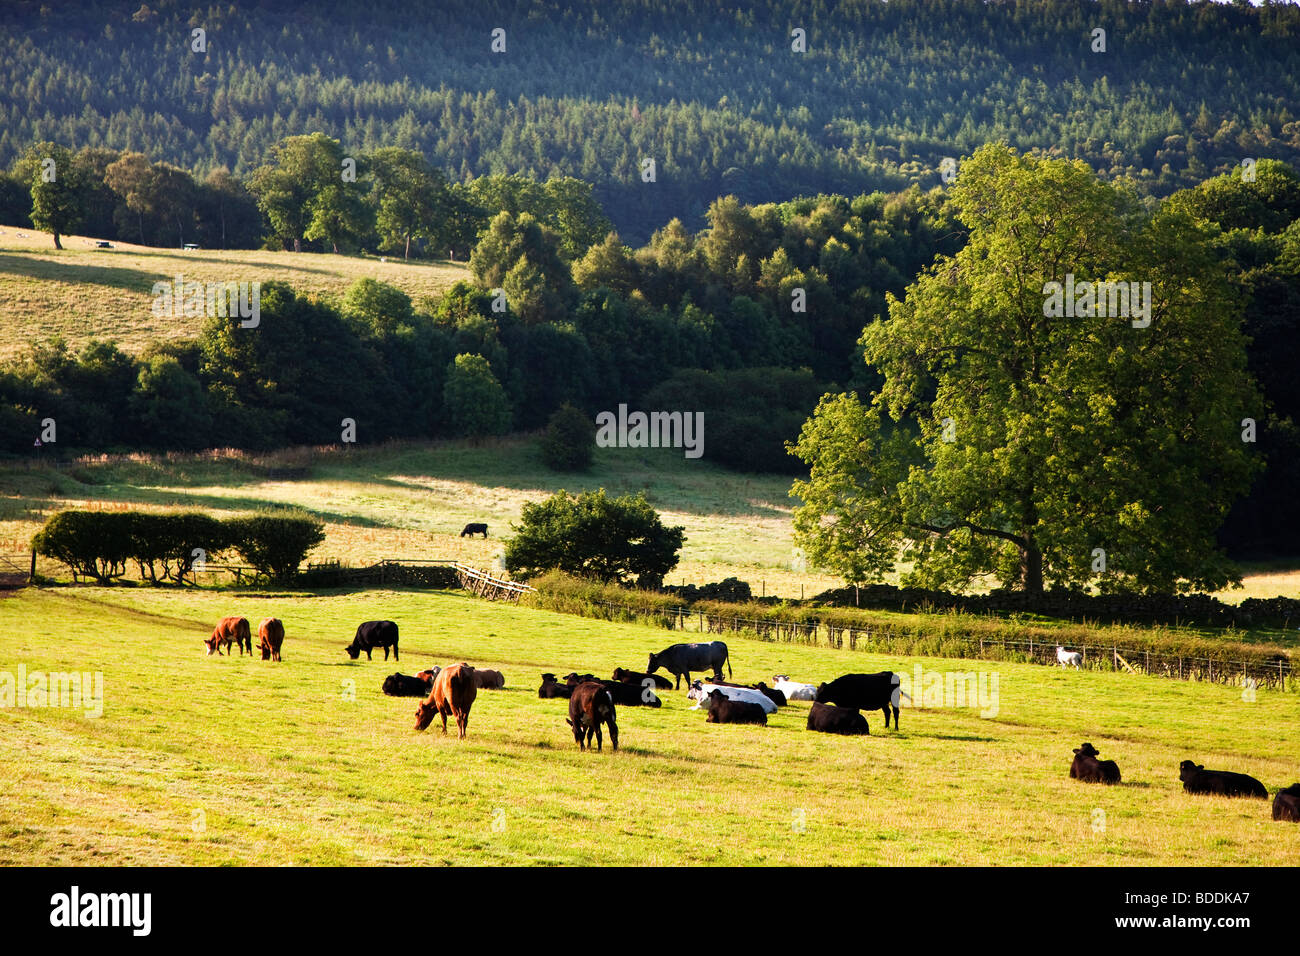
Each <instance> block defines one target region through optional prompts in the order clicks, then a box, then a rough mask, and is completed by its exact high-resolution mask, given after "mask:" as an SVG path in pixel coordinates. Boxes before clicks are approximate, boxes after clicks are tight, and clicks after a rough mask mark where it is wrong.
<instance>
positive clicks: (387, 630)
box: [344, 621, 398, 661]
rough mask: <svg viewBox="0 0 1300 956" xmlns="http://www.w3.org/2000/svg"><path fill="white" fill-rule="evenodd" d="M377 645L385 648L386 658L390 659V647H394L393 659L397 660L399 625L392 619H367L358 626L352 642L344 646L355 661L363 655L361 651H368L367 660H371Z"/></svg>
mask: <svg viewBox="0 0 1300 956" xmlns="http://www.w3.org/2000/svg"><path fill="white" fill-rule="evenodd" d="M377 647H382V648H383V649H384V660H388V648H389V647H392V649H393V660H397V659H398V657H397V625H396V624H394V623H393V622H392V621H366V622H365V623H364V624H361V625H359V626H358V627H357V634H356V637H354V638H352V643H351V644H349V645H348V646H347V647H345V648H344V650H345V651H347V652H348V657H350V658H352V659H353V660H354V661H355V660H356V659H357V658H358V657H360V656H361V652H362V651H365V652H366V660H370V652H371V651H373V650H374V649H375V648H377Z"/></svg>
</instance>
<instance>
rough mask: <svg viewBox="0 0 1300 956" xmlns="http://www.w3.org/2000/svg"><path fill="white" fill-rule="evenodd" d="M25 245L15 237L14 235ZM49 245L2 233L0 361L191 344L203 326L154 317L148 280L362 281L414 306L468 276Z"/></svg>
mask: <svg viewBox="0 0 1300 956" xmlns="http://www.w3.org/2000/svg"><path fill="white" fill-rule="evenodd" d="M20 232H21V233H23V235H24V236H25V237H26V238H21V237H20V236H19V233H20ZM61 240H62V242H63V245H64V250H63V251H62V252H60V251H59V250H57V249H55V248H54V243H53V240H52V239H51V238H50V236H49V234H48V233H43V232H38V231H36V230H32V229H17V228H15V227H12V226H4V227H0V319H2V320H0V359H3V358H8V357H11V356H13V355H14V354H15V353H17V352H20V351H21V350H22V349H23V347H24V346H25V345H26V344H27V343H29V342H31V341H34V340H39V339H43V338H45V337H47V336H50V335H62V336H63V337H64V338H65V339H67V340H68V342H69V344H70V345H72V346H74V347H76V346H80V345H81V344H83V343H84V342H86V341H88V340H89V339H92V338H100V339H114V340H116V341H117V343H118V345H119V346H120V347H121V348H123V349H125V350H126V351H130V352H138V351H140V350H141V349H142V348H144V346H146V345H147V344H148V343H149V342H151V341H155V340H159V339H164V340H165V339H173V338H183V337H193V336H195V335H197V334H198V332H199V329H200V327H201V325H202V322H203V320H202V319H198V318H196V319H173V318H160V317H158V316H155V315H153V313H152V312H151V311H150V306H151V305H152V303H153V296H152V295H151V293H150V290H151V288H152V287H153V284H154V283H155V282H161V281H166V282H170V281H172V280H173V279H174V277H175V276H176V275H177V274H178V273H180V274H182V275H184V276H185V277H186V280H187V281H188V280H190V279H193V280H194V281H197V282H227V281H230V282H269V281H271V280H273V279H278V280H281V281H284V282H288V283H290V284H291V285H293V287H294V288H295V289H296V290H297V291H299V292H303V293H310V294H316V295H321V296H341V295H342V294H343V292H344V291H345V290H346V289H347V287H348V286H349V285H351V284H352V283H353V282H355V281H356V280H357V279H361V278H372V279H378V280H380V281H383V282H387V283H390V284H392V285H394V286H396V287H397V288H399V289H401V290H403V291H404V292H406V293H407V295H409V296H410V297H411V299H412V300H414V301H418V300H419V298H420V297H421V296H437V295H439V294H441V292H442V291H443V290H444V289H446V288H448V287H449V286H451V285H452V284H453V283H455V282H456V281H457V280H459V279H463V278H466V277H467V276H468V275H469V272H468V269H467V268H466V266H465V265H463V264H461V263H451V262H438V263H428V262H418V263H417V262H403V261H402V260H401V259H400V258H399V259H394V258H393V257H391V256H389V257H388V260H387V262H380V261H379V260H378V259H375V258H360V257H356V256H336V255H332V254H317V253H292V252H263V251H254V250H239V251H221V250H212V249H202V250H197V251H193V252H182V251H180V250H174V249H157V248H153V247H149V246H137V245H133V244H131V243H126V242H114V243H113V246H114V248H112V249H96V248H94V243H93V241H92V240H91V239H89V238H87V237H84V236H63V237H61Z"/></svg>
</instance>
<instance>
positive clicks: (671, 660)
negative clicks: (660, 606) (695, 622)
mask: <svg viewBox="0 0 1300 956" xmlns="http://www.w3.org/2000/svg"><path fill="white" fill-rule="evenodd" d="M724 663H725V664H726V665H727V676H728V677H730V676H731V656H730V655H729V654H728V653H727V645H726V644H724V643H723V642H722V641H711V642H709V643H707V644H674V645H672V646H671V647H666V648H664V649H663V650H662V651H660V652H659V653H658V654H651V655H650V663H649V664H647V665H646V671H647V672H648V673H650V674H653V673H654V672H655V671H657V670H658V669H659V668H661V667H662V668H663V669H664V670H666V671H667V672H668V673H670V674H672V675H673V676H674V677H675V678H677V683H676V684H674V685H673V689H674V690H678V689H680V688H681V686H682V676H683V675H685V677H686V683H687V685H688V686H689V685H690V683H691V671H705V670H709V669H710V668H711V669H712V670H713V676H714V677H716V678H718V679H719V680H721V678H722V665H723V664H724Z"/></svg>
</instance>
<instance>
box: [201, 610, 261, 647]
mask: <svg viewBox="0 0 1300 956" xmlns="http://www.w3.org/2000/svg"><path fill="white" fill-rule="evenodd" d="M203 643H204V644H206V645H207V648H208V656H209V657H211V656H212V655H213V653H214V652H215V653H216V655H217V656H218V657H220V656H221V648H222V647H224V648H225V649H226V654H227V656H228V655H229V654H230V645H231V644H238V645H239V656H240V657H243V656H244V650H245V649H247V650H248V656H249V657H252V656H253V635H252V632H251V631H250V630H249V627H248V618H246V617H223V618H222V619H221V620H220V621H219V622H218V623H217V626H216V627H214V628H213V629H212V636H211V637H209V638H208V639H207V640H206V641H204V642H203Z"/></svg>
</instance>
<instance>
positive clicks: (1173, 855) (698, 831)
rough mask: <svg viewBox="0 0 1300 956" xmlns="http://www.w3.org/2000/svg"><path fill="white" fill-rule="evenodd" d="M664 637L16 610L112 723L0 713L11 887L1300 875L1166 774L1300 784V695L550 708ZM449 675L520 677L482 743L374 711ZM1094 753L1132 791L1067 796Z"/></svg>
mask: <svg viewBox="0 0 1300 956" xmlns="http://www.w3.org/2000/svg"><path fill="white" fill-rule="evenodd" d="M231 613H235V614H242V615H246V616H247V617H249V618H250V619H252V620H257V619H260V618H261V617H263V616H267V615H275V616H278V617H280V618H282V619H283V620H284V622H285V625H286V628H287V637H286V640H285V645H284V662H283V663H282V664H278V665H277V664H272V663H263V662H262V661H260V660H252V659H250V658H240V657H238V656H236V657H233V658H226V657H222V658H207V657H204V656H203V655H202V648H201V643H200V642H201V640H202V638H203V637H205V636H206V634H207V632H208V631H209V630H210V629H211V625H212V622H213V621H214V620H215V619H216V618H218V617H219V616H221V615H224V614H231ZM381 617H384V618H392V619H393V620H396V621H397V622H398V623H399V625H400V627H401V633H402V639H401V657H402V659H401V663H400V664H395V663H393V662H392V661H389V662H387V663H385V662H384V661H383V660H382V656H379V657H377V659H376V660H374V661H372V662H367V661H366V660H365V658H364V656H363V657H362V658H361V660H360V661H358V662H356V663H352V662H350V661H348V660H347V658H346V656H345V655H344V653H343V646H344V645H345V644H346V643H347V642H348V640H349V639H350V637H351V635H352V631H353V630H354V629H355V626H356V624H357V622H359V621H362V620H366V619H372V618H381ZM32 621H40V622H41V626H40V627H39V628H33V627H31V626H30V625H31V622H32ZM671 640H672V637H671V635H669V634H668V633H667V632H665V631H662V630H659V629H654V628H649V627H643V626H638V625H632V624H612V623H608V622H602V621H593V620H588V619H583V618H575V617H570V616H567V615H560V614H553V613H549V612H546V611H540V610H533V609H528V608H517V607H511V606H503V605H495V604H489V603H484V602H479V601H476V600H475V599H472V598H469V597H464V596H459V595H453V594H441V593H414V592H383V591H371V592H364V593H355V594H339V595H335V596H322V597H307V596H290V595H283V594H274V593H270V594H240V595H233V594H218V593H211V592H207V593H204V592H198V593H195V592H177V591H160V590H143V589H140V590H127V589H95V588H84V589H53V590H34V589H27V590H24V591H20V592H16V593H14V594H13V595H12V596H10V597H7V598H0V671H3V672H7V673H9V674H11V675H13V674H16V669H17V667H18V665H19V664H22V665H23V666H24V667H25V668H26V670H27V673H28V674H29V675H30V674H31V673H33V672H36V671H42V672H60V671H70V670H73V669H76V670H79V671H90V672H94V671H99V672H101V673H102V675H103V685H102V689H103V714H102V716H101V717H87V716H86V715H85V713H84V710H85V709H86V708H84V707H83V709H80V710H71V709H52V708H43V709H42V708H24V709H20V708H14V707H8V708H0V730H3V732H2V733H0V778H3V779H4V781H5V799H4V800H3V801H0V865H3V864H17V863H31V862H32V861H34V860H35V861H40V862H41V863H43V864H51V865H59V864H70V865H83V864H94V863H104V864H117V865H136V864H258V865H278V864H348V863H362V864H445V863H454V864H475V863H484V864H499V863H505V864H537V863H540V864H591V863H593V862H597V861H599V862H600V863H604V864H631V865H636V864H649V865H672V864H683V863H686V864H717V865H736V864H760V865H765V864H771V865H776V864H783V865H802V864H807V863H809V862H810V861H816V862H817V863H820V864H844V865H860V864H874V865H892V866H897V865H930V864H981V865H1066V864H1069V865H1102V866H1105V865H1113V864H1133V865H1179V866H1184V865H1186V866H1191V865H1195V866H1217V865H1250V866H1255V865H1286V866H1295V865H1300V842H1297V841H1296V840H1295V839H1292V838H1293V837H1294V836H1295V833H1294V832H1293V829H1292V828H1291V827H1290V825H1287V824H1278V823H1274V822H1272V820H1271V819H1270V814H1269V806H1270V805H1269V803H1267V802H1265V801H1262V800H1227V799H1223V798H1213V797H1192V796H1188V795H1186V794H1184V793H1183V791H1182V789H1181V785H1180V784H1179V781H1178V779H1177V774H1178V770H1177V765H1178V762H1179V761H1180V760H1182V759H1184V758H1187V757H1195V758H1196V759H1197V760H1198V762H1202V763H1204V764H1205V765H1206V766H1209V767H1214V768H1222V769H1230V770H1237V771H1242V772H1246V773H1250V774H1253V775H1255V776H1257V777H1258V778H1260V779H1261V780H1263V781H1264V782H1265V784H1266V785H1267V786H1268V787H1269V789H1270V791H1271V792H1272V791H1276V790H1277V789H1278V788H1279V787H1282V786H1286V785H1289V784H1290V783H1292V782H1293V781H1294V780H1296V779H1297V778H1300V737H1297V736H1296V735H1295V734H1292V733H1289V732H1287V731H1286V728H1288V727H1290V726H1292V725H1293V723H1294V716H1295V705H1296V697H1295V694H1294V693H1285V694H1284V693H1277V692H1266V691H1261V692H1259V694H1258V696H1257V699H1256V700H1255V701H1253V702H1250V703H1247V702H1245V701H1243V699H1242V696H1243V695H1242V693H1241V691H1240V689H1236V688H1231V687H1222V686H1217V685H1207V684H1196V683H1184V682H1182V681H1176V680H1165V679H1159V678H1146V677H1138V676H1132V675H1125V674H1103V673H1093V672H1087V671H1083V672H1074V671H1071V672H1066V671H1063V670H1060V669H1057V668H1046V667H1038V666H1034V665H1028V664H994V663H991V662H987V661H984V662H974V661H972V662H960V661H955V660H921V659H904V658H889V657H883V656H879V655H874V654H864V653H860V652H856V653H855V652H851V651H833V650H830V649H827V648H808V647H797V646H791V645H784V644H769V643H763V642H759V641H751V640H746V639H743V638H739V637H731V638H729V641H728V643H729V646H730V648H731V653H732V657H733V668H734V670H735V674H736V677H737V679H744V680H758V679H764V678H766V679H770V678H771V676H772V675H773V674H774V673H778V672H783V673H789V674H791V675H794V676H795V677H796V678H797V679H801V680H806V681H810V682H814V683H815V682H818V681H821V680H824V679H828V678H830V677H833V676H835V675H837V674H839V673H843V672H848V671H877V670H883V669H886V668H889V669H895V670H899V671H902V672H904V673H906V674H908V675H914V674H915V673H916V671H915V668H916V667H917V666H920V667H923V668H924V671H923V673H931V672H944V673H947V672H954V671H971V672H973V671H977V670H978V671H980V672H982V673H984V675H985V679H986V681H987V683H986V685H985V687H986V690H987V691H988V696H986V698H985V704H986V705H987V704H989V703H992V704H993V705H994V706H992V707H989V706H985V708H984V711H985V713H986V714H989V716H986V717H981V716H980V710H979V709H977V708H972V707H957V706H952V705H955V704H957V703H958V701H953V700H949V701H932V703H940V704H944V705H945V706H941V707H929V708H907V707H905V708H904V709H903V712H902V717H901V723H902V726H903V729H902V730H901V731H895V730H894V729H892V728H891V729H889V730H886V729H885V728H884V727H883V725H882V724H881V723H880V719H879V718H880V714H879V712H874V713H872V714H869V715H868V719H869V720H870V722H871V736H870V737H865V738H841V737H832V736H827V735H822V734H814V733H810V732H808V731H807V730H805V729H804V721H805V720H806V714H807V708H808V705H807V704H803V703H796V704H793V705H791V706H790V707H788V708H786V709H783V710H782V711H781V712H780V713H778V714H777V715H776V716H775V717H773V718H772V719H771V722H770V725H769V726H767V727H738V726H732V725H725V726H715V725H710V724H706V723H705V721H704V715H703V714H702V713H701V712H699V711H693V710H691V709H690V705H689V703H688V702H687V701H686V700H685V696H684V693H680V692H671V691H669V692H665V702H664V705H663V707H662V708H661V709H658V710H650V709H646V708H626V707H623V708H620V709H619V714H618V722H619V730H620V744H621V747H620V749H619V751H618V752H617V753H614V752H612V751H611V749H610V745H609V741H608V739H607V740H606V743H605V750H604V751H603V752H601V753H579V751H578V748H577V747H576V746H575V744H574V742H573V738H572V735H571V733H570V732H569V729H568V727H567V726H566V725H565V723H564V718H565V716H566V714H567V710H566V708H567V703H566V702H565V701H558V700H539V699H538V698H537V695H536V688H537V684H538V682H539V674H540V673H541V672H543V671H555V672H559V673H565V672H567V671H568V670H569V669H571V668H590V669H591V670H593V671H594V672H597V673H608V672H609V671H610V669H611V668H613V667H614V666H617V665H623V666H641V665H644V663H645V659H646V654H647V653H648V652H649V651H650V650H658V649H660V648H661V647H662V646H664V645H665V644H667V643H670V642H671ZM460 660H468V661H469V662H471V663H474V664H477V665H480V666H489V667H494V668H497V669H500V670H502V671H503V672H504V673H505V675H506V681H507V685H506V689H505V690H504V691H496V692H486V691H485V692H481V693H480V694H479V697H478V700H477V701H476V702H475V704H474V708H473V712H472V714H471V716H470V721H469V737H468V739H467V740H465V741H463V742H462V741H458V740H457V739H456V738H455V734H454V729H453V733H452V734H451V735H450V736H448V737H444V736H443V735H442V734H441V732H440V731H439V730H438V729H437V728H436V727H435V728H432V729H430V730H429V731H427V732H425V733H423V734H421V733H417V732H415V731H414V730H413V729H412V724H413V722H414V711H415V703H416V702H415V701H414V700H413V699H410V698H388V697H385V696H383V695H382V694H381V693H380V690H379V685H380V683H381V682H382V680H383V678H384V676H385V675H387V674H389V673H392V672H393V671H395V670H401V671H404V672H408V673H413V672H414V671H416V670H419V669H421V668H423V667H426V666H428V665H429V664H433V663H438V664H447V663H452V662H455V661H460ZM994 679H996V684H994V683H992V681H993V680H994ZM995 689H996V695H994V694H993V691H994V690H995ZM922 703H924V700H923V701H922ZM92 710H93V708H92ZM994 711H996V712H995V713H994ZM1084 740H1088V741H1091V742H1092V743H1093V744H1094V745H1095V746H1096V747H1097V748H1098V749H1099V750H1101V752H1102V755H1103V756H1105V757H1108V758H1113V759H1115V760H1117V761H1118V762H1119V764H1120V767H1121V770H1122V773H1123V775H1124V783H1123V784H1122V785H1120V786H1117V787H1105V788H1103V787H1100V786H1088V785H1083V784H1079V783H1077V782H1075V781H1073V780H1070V779H1069V778H1068V775H1067V773H1068V768H1069V763H1070V758H1071V756H1072V755H1071V748H1073V747H1077V746H1079V744H1080V743H1081V742H1082V741H1084Z"/></svg>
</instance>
